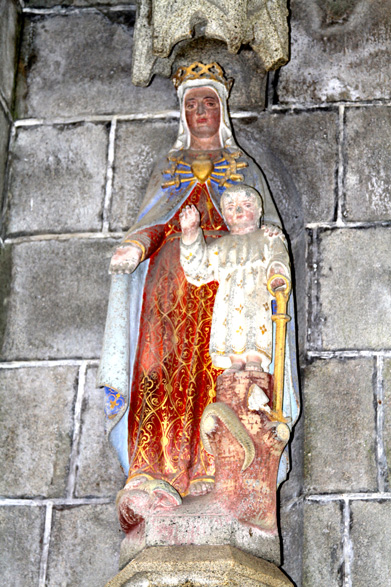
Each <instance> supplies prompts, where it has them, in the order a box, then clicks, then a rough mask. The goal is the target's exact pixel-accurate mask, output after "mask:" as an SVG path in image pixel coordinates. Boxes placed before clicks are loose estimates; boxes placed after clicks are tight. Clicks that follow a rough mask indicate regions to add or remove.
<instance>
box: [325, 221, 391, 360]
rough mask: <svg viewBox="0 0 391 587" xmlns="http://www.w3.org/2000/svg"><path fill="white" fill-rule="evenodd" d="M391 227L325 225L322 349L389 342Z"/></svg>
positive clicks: (377, 345)
mask: <svg viewBox="0 0 391 587" xmlns="http://www.w3.org/2000/svg"><path fill="white" fill-rule="evenodd" d="M390 248H391V231H390V230H389V229H387V228H382V227H379V228H370V229H346V230H344V229H342V230H333V231H329V230H325V231H324V232H322V233H321V239H320V267H319V275H320V279H321V282H320V283H321V287H320V304H321V318H322V328H321V336H322V339H323V348H324V349H346V348H352V349H373V350H377V349H384V348H390V347H391V327H390V326H391V322H390V320H391V319H390V307H391V256H390V254H389V251H390Z"/></svg>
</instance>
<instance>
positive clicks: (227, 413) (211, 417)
mask: <svg viewBox="0 0 391 587" xmlns="http://www.w3.org/2000/svg"><path fill="white" fill-rule="evenodd" d="M215 418H219V419H220V420H221V421H222V422H223V424H225V425H226V427H227V428H228V430H229V431H230V432H231V434H232V436H233V437H234V438H235V439H236V440H237V441H238V442H239V444H240V445H241V446H242V448H243V450H244V461H243V465H242V471H245V470H246V469H248V467H249V466H250V465H251V463H252V462H253V460H254V457H255V447H254V443H253V441H252V440H251V438H250V436H249V435H248V433H247V431H246V429H245V427H244V426H243V424H242V423H241V421H240V420H239V418H238V416H237V415H236V414H235V412H234V411H233V410H232V409H231V408H230V407H229V406H227V405H226V404H224V403H222V402H216V403H214V404H209V405H208V406H206V408H205V410H204V413H203V414H202V418H201V427H200V430H201V439H202V444H203V445H204V448H205V450H206V451H207V452H208V453H210V454H211V455H213V450H212V447H211V445H210V442H209V438H208V434H210V433H211V432H213V430H214V429H215V427H216V420H215Z"/></svg>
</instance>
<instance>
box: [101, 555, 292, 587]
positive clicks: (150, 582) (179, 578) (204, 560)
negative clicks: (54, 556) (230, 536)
mask: <svg viewBox="0 0 391 587" xmlns="http://www.w3.org/2000/svg"><path fill="white" fill-rule="evenodd" d="M174 585H175V587H223V586H224V587H293V583H292V582H291V581H290V580H289V579H288V578H287V577H286V575H284V573H283V572H282V571H280V570H279V569H278V568H277V567H276V566H275V565H274V564H273V563H270V562H267V561H265V560H262V559H259V558H257V557H255V556H252V555H250V554H246V553H244V552H241V551H240V550H238V549H237V548H234V547H232V546H160V547H154V548H147V549H145V550H144V551H143V552H142V553H141V554H139V555H138V556H137V557H136V558H135V559H134V560H132V561H131V562H130V563H129V564H128V565H127V566H126V567H125V568H124V569H122V571H120V572H119V573H118V575H116V576H115V577H114V578H113V579H112V580H111V581H109V582H108V583H107V585H106V587H166V586H167V587H169V586H170V587H172V586H174Z"/></svg>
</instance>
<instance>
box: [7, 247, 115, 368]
mask: <svg viewBox="0 0 391 587" xmlns="http://www.w3.org/2000/svg"><path fill="white" fill-rule="evenodd" d="M113 246H114V242H113V241H112V240H103V241H102V240H98V241H92V240H83V239H80V240H79V239H78V240H72V239H71V240H67V241H60V242H58V241H39V242H31V243H23V244H20V245H16V246H15V247H14V248H13V277H12V289H11V300H10V303H9V309H8V317H7V327H6V332H5V342H4V345H3V351H2V352H3V358H5V359H8V360H10V359H21V358H25V359H47V358H63V357H83V358H95V357H98V356H99V354H100V350H101V345H102V337H103V330H104V324H105V315H106V306H107V300H108V290H109V275H108V265H109V258H110V256H111V253H112V249H113Z"/></svg>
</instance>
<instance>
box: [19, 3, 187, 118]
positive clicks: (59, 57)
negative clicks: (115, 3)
mask: <svg viewBox="0 0 391 587" xmlns="http://www.w3.org/2000/svg"><path fill="white" fill-rule="evenodd" d="M133 20H134V11H133V10H131V11H129V12H124V13H121V12H114V13H113V12H111V13H109V12H108V13H107V15H105V14H103V13H101V12H87V13H83V14H80V13H71V14H68V15H49V16H47V17H33V18H32V19H31V20H30V21H29V22H26V26H25V29H24V41H23V46H22V63H23V70H22V71H23V73H21V74H20V76H19V79H18V91H17V109H18V114H19V116H22V117H25V116H27V117H31V116H34V117H37V116H42V117H53V116H57V117H58V116H72V115H75V114H79V115H88V114H110V113H132V112H146V111H151V110H152V111H154V112H158V111H159V110H166V109H170V108H175V107H176V98H175V92H174V87H173V85H172V83H171V81H170V80H168V79H163V78H156V79H155V80H154V81H153V82H152V84H151V86H150V87H149V88H148V89H145V88H136V87H135V86H133V85H132V82H131V80H130V63H131V53H132V30H133V29H132V27H133Z"/></svg>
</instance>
